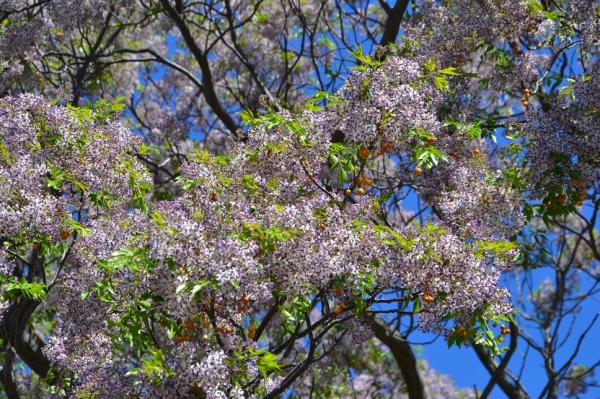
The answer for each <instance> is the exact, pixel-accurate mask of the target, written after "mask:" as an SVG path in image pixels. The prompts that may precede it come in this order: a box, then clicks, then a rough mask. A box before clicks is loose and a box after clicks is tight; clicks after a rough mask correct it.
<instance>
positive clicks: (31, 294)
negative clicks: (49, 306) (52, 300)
mask: <svg viewBox="0 0 600 399" xmlns="http://www.w3.org/2000/svg"><path fill="white" fill-rule="evenodd" d="M1 286H2V289H3V291H4V292H3V299H4V300H5V301H6V300H11V299H15V298H17V297H19V296H23V297H25V298H29V299H34V300H36V301H43V300H44V299H45V298H46V285H45V284H42V283H30V282H28V281H27V280H25V279H24V278H21V279H17V278H15V277H13V276H8V277H6V278H5V279H4V281H3V282H2V284H1Z"/></svg>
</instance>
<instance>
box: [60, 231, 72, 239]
mask: <svg viewBox="0 0 600 399" xmlns="http://www.w3.org/2000/svg"><path fill="white" fill-rule="evenodd" d="M70 236H71V233H69V232H68V231H67V230H63V231H61V232H60V238H62V239H63V240H66V239H67V238H69V237H70Z"/></svg>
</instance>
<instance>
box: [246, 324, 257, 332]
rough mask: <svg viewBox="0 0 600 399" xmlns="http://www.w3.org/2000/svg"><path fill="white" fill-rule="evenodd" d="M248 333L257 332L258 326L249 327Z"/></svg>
mask: <svg viewBox="0 0 600 399" xmlns="http://www.w3.org/2000/svg"><path fill="white" fill-rule="evenodd" d="M248 331H249V332H254V331H256V326H255V325H254V324H250V325H249V326H248Z"/></svg>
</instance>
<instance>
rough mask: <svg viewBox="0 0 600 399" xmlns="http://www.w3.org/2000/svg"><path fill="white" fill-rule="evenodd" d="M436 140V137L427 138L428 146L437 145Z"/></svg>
mask: <svg viewBox="0 0 600 399" xmlns="http://www.w3.org/2000/svg"><path fill="white" fill-rule="evenodd" d="M435 140H436V138H435V137H427V140H426V141H427V143H428V144H433V143H435Z"/></svg>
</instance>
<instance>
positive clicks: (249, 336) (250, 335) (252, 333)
mask: <svg viewBox="0 0 600 399" xmlns="http://www.w3.org/2000/svg"><path fill="white" fill-rule="evenodd" d="M248 338H250V339H254V331H249V332H248Z"/></svg>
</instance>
